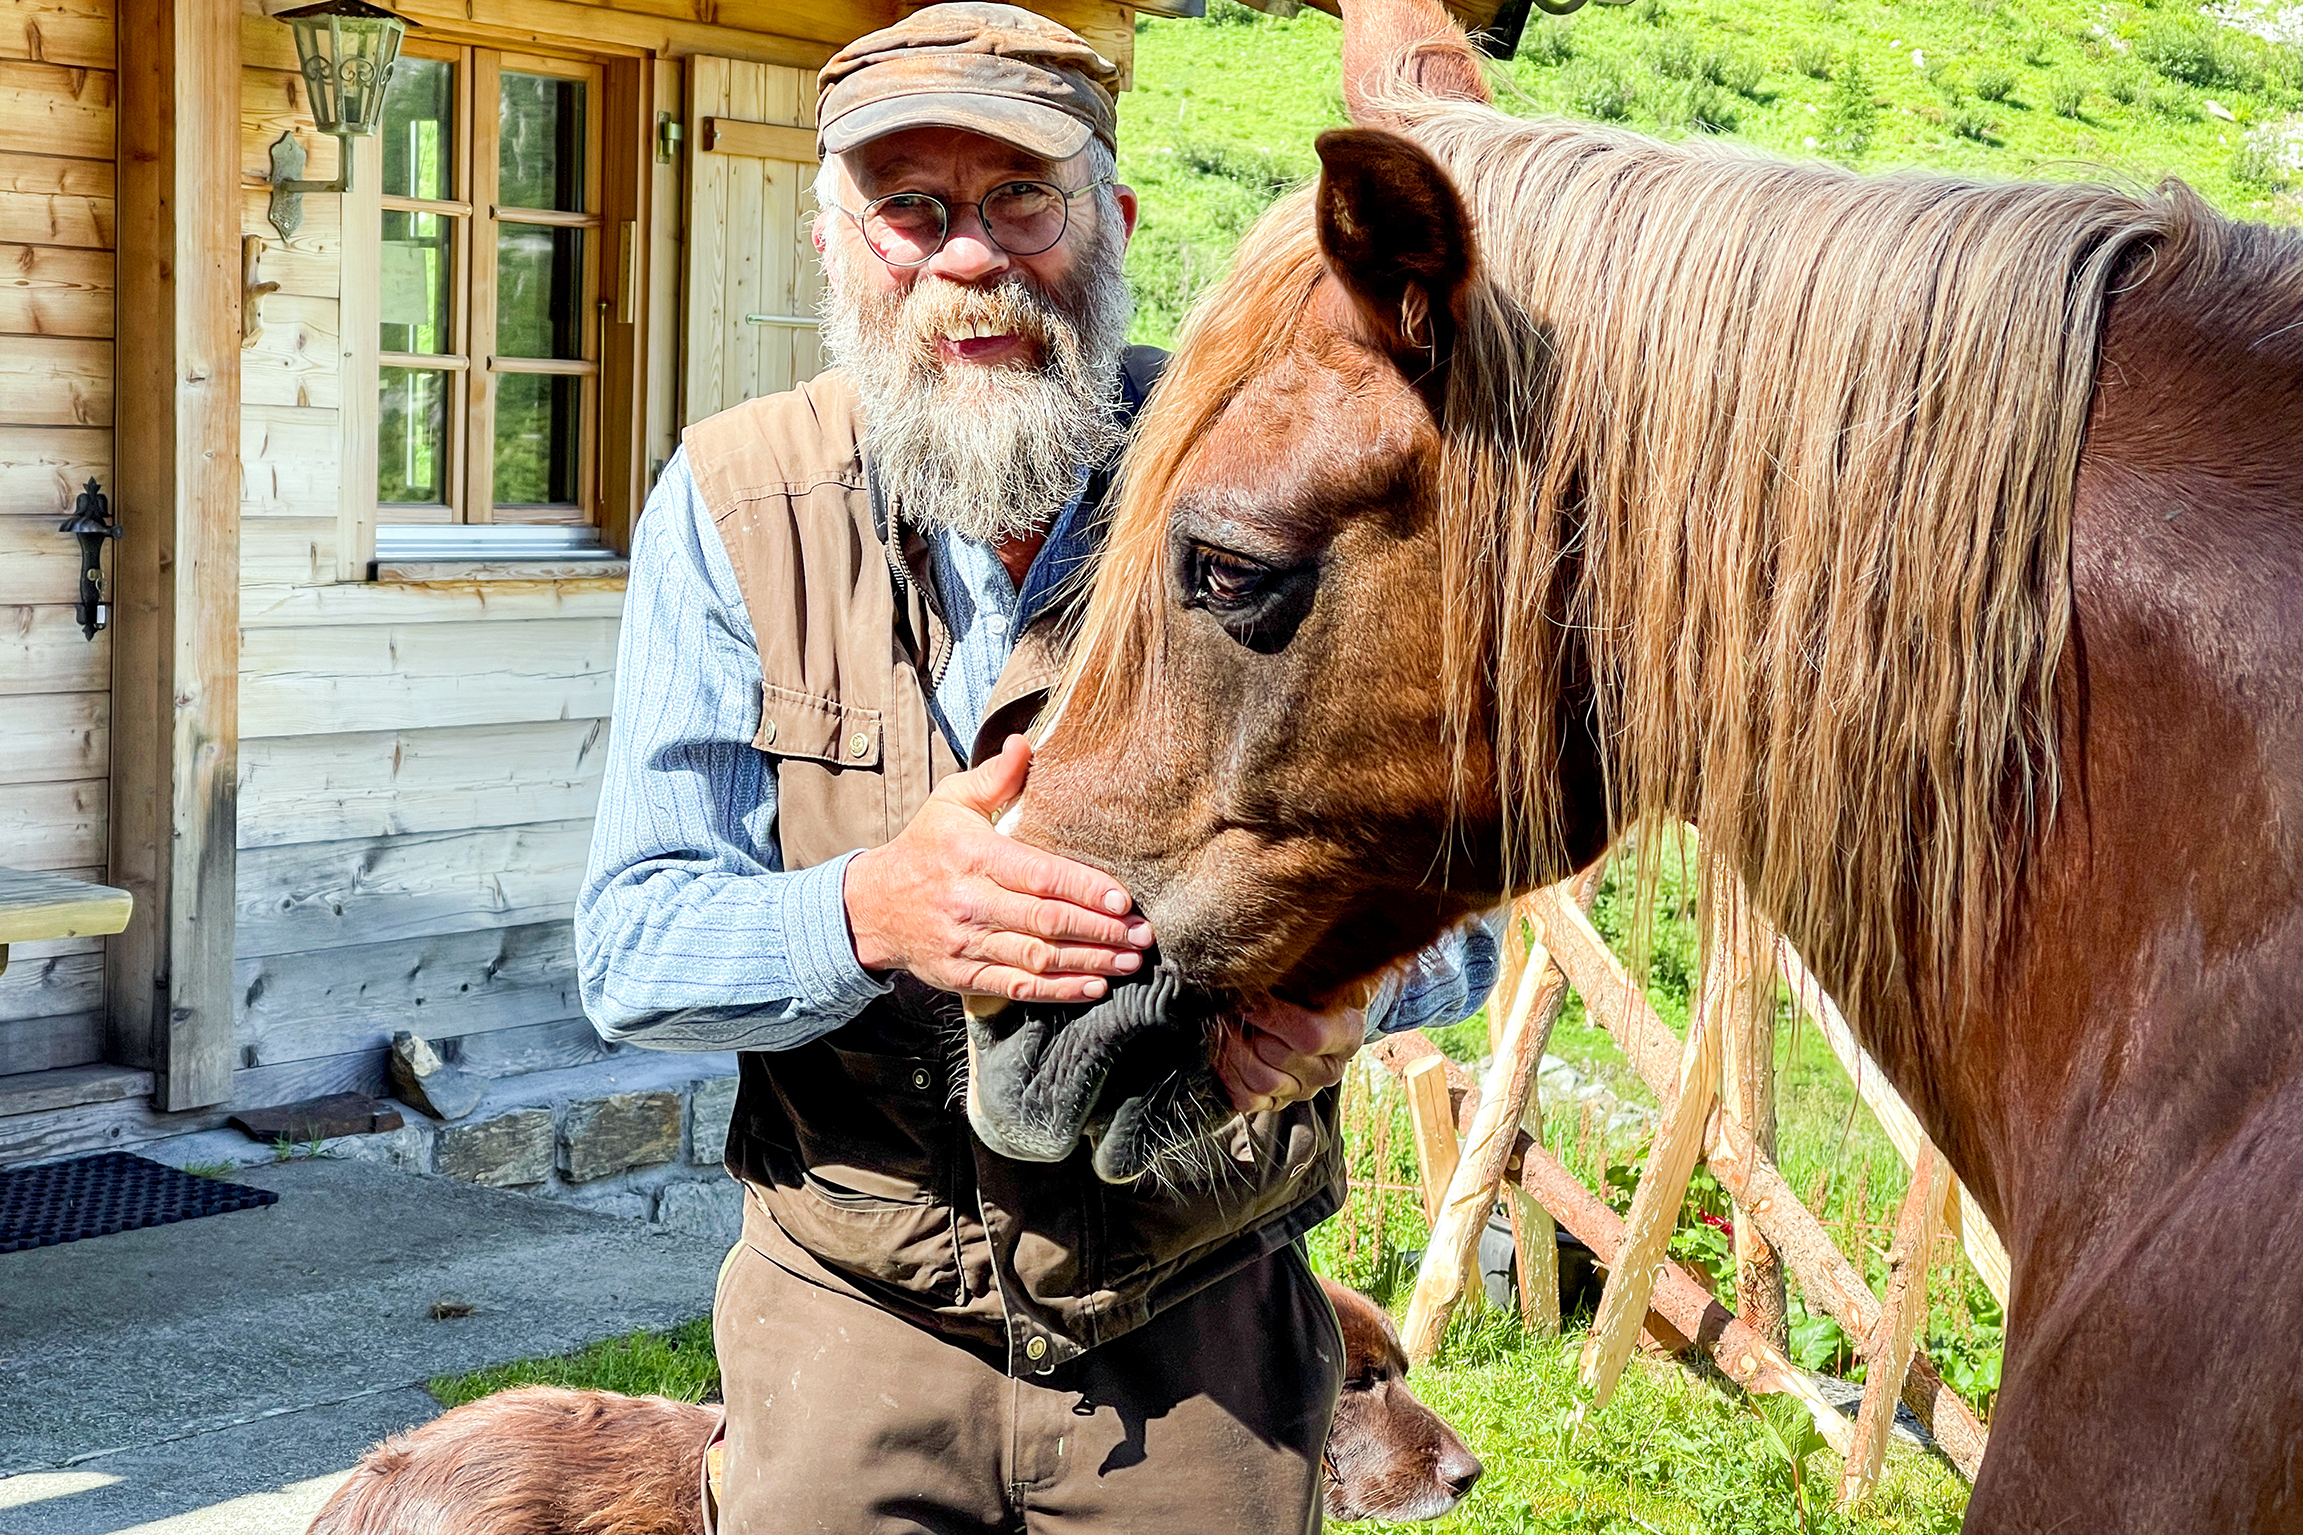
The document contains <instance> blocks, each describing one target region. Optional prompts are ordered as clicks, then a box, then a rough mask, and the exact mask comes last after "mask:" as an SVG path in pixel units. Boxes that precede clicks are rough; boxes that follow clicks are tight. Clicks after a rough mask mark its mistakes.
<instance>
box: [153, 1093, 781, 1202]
mask: <svg viewBox="0 0 2303 1535" xmlns="http://www.w3.org/2000/svg"><path fill="white" fill-rule="evenodd" d="M735 1106H736V1076H735V1057H734V1056H732V1055H673V1054H653V1053H650V1054H642V1053H641V1052H637V1051H635V1052H631V1053H629V1054H626V1055H621V1056H618V1057H617V1058H616V1059H614V1060H611V1061H605V1062H601V1063H598V1064H596V1065H591V1066H582V1067H576V1068H572V1069H569V1070H564V1071H548V1072H538V1073H535V1074H533V1075H530V1076H524V1077H506V1078H503V1079H501V1080H499V1081H498V1082H497V1083H496V1085H495V1087H494V1088H493V1090H491V1091H490V1092H489V1094H488V1096H487V1098H485V1099H484V1100H482V1102H481V1104H480V1106H479V1107H478V1108H476V1109H474V1110H473V1111H472V1112H471V1113H469V1114H467V1115H465V1116H464V1117H463V1118H461V1119H455V1120H436V1119H432V1118H429V1117H428V1116H426V1115H424V1114H420V1113H418V1112H417V1111H416V1110H414V1109H410V1108H407V1107H406V1106H404V1105H402V1106H400V1112H401V1114H402V1116H403V1117H404V1118H405V1119H406V1120H407V1123H406V1124H405V1125H403V1126H402V1127H401V1128H400V1129H398V1130H392V1131H387V1132H385V1133H383V1134H380V1135H348V1136H343V1137H341V1138H339V1139H336V1140H330V1141H323V1142H321V1143H320V1144H319V1145H318V1146H317V1147H313V1148H302V1147H300V1148H297V1153H298V1154H317V1155H320V1156H336V1157H349V1158H353V1159H356V1160H359V1161H364V1162H379V1163H383V1164H386V1165H388V1166H392V1167H397V1168H401V1169H404V1170H405V1171H408V1172H412V1173H423V1174H427V1175H429V1176H433V1177H440V1178H452V1179H455V1180H457V1181H458V1182H462V1183H480V1184H486V1185H488V1186H489V1187H491V1188H505V1189H513V1190H516V1191H518V1192H520V1193H523V1194H533V1195H536V1196H538V1197H540V1198H545V1199H558V1200H565V1201H566V1202H568V1203H569V1204H574V1205H581V1206H583V1207H584V1208H586V1209H591V1210H598V1211H600V1212H602V1213H604V1214H609V1215H621V1216H625V1217H627V1218H629V1219H632V1220H647V1221H654V1222H655V1223H656V1224H658V1225H661V1226H667V1227H670V1228H671V1229H673V1230H675V1231H686V1232H693V1233H695V1234H696V1235H699V1236H708V1237H711V1238H713V1239H714V1240H717V1241H724V1242H728V1243H731V1244H732V1243H734V1242H735V1240H736V1239H737V1237H738V1235H739V1234H740V1233H741V1230H742V1225H743V1193H742V1190H741V1189H740V1188H738V1186H737V1185H736V1182H735V1180H734V1179H732V1178H730V1177H729V1176H728V1175H727V1172H726V1171H725V1170H724V1169H723V1168H722V1167H721V1165H720V1159H721V1157H722V1156H723V1155H724V1154H725V1152H726V1149H727V1144H728V1120H729V1118H730V1116H731V1115H732V1114H733V1113H734V1111H735ZM138 1149H139V1151H140V1152H141V1153H142V1154H144V1155H149V1156H155V1157H156V1158H157V1159H158V1160H161V1161H165V1162H170V1163H174V1164H175V1165H178V1166H195V1165H200V1164H203V1163H209V1164H212V1163H214V1162H218V1161H222V1162H232V1163H236V1164H239V1165H247V1164H249V1163H254V1162H263V1161H270V1160H272V1159H273V1158H274V1156H275V1155H276V1153H274V1152H273V1151H272V1150H271V1149H270V1148H268V1147H263V1146H258V1145H256V1144H255V1143H253V1142H250V1141H248V1140H246V1139H245V1138H243V1137H240V1136H239V1135H238V1134H237V1132H233V1131H213V1132H210V1133H208V1134H204V1135H193V1136H183V1137H180V1138H178V1139H177V1140H174V1141H163V1142H160V1143H157V1144H156V1145H154V1146H149V1147H140V1148H138Z"/></svg>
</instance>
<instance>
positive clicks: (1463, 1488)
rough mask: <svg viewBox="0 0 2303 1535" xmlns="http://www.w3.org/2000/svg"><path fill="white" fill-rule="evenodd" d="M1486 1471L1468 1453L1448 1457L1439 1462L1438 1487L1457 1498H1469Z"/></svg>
mask: <svg viewBox="0 0 2303 1535" xmlns="http://www.w3.org/2000/svg"><path fill="white" fill-rule="evenodd" d="M1486 1469H1487V1468H1486V1467H1485V1466H1482V1465H1481V1464H1480V1463H1479V1461H1478V1460H1477V1459H1476V1458H1474V1457H1473V1456H1472V1455H1471V1454H1470V1453H1469V1452H1466V1453H1465V1454H1463V1455H1461V1456H1455V1455H1450V1456H1448V1457H1447V1458H1446V1459H1445V1460H1443V1461H1441V1462H1440V1465H1439V1480H1440V1485H1441V1486H1443V1487H1445V1488H1446V1489H1447V1490H1448V1491H1449V1492H1451V1493H1453V1494H1455V1495H1456V1496H1457V1497H1459V1498H1463V1497H1469V1496H1470V1495H1471V1489H1472V1488H1473V1487H1475V1486H1476V1485H1478V1483H1479V1479H1480V1476H1481V1474H1482V1473H1483V1472H1485V1471H1486Z"/></svg>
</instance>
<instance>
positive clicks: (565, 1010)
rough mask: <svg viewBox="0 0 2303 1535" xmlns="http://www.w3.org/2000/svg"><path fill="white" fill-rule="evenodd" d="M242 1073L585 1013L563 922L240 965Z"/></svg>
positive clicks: (569, 932) (570, 935) (571, 938)
mask: <svg viewBox="0 0 2303 1535" xmlns="http://www.w3.org/2000/svg"><path fill="white" fill-rule="evenodd" d="M233 980H234V983H235V986H236V989H237V992H238V996H239V1040H240V1064H241V1065H242V1066H270V1065H278V1064H281V1063H283V1062H287V1061H300V1060H309V1059H312V1058H314V1057H316V1056H322V1055H338V1054H342V1053H344V1052H346V1051H351V1050H368V1049H380V1048H381V1047H383V1046H384V1045H387V1044H389V1043H390V1042H391V1038H392V1034H393V1031H394V1030H397V1029H413V1030H415V1031H416V1032H417V1033H420V1034H422V1035H423V1036H424V1037H425V1038H427V1039H430V1038H435V1037H446V1036H452V1035H463V1034H485V1033H488V1032H490V1031H492V1030H495V1029H509V1028H517V1027H519V1026H520V1025H522V1024H531V1023H551V1022H555V1021H557V1020H559V1019H562V1018H570V1017H574V1016H576V1015H578V1014H580V1013H581V1012H582V1011H583V1006H582V1004H581V1003H580V1002H579V1001H578V1000H577V997H576V954H575V932H574V929H573V927H572V926H571V925H570V924H569V923H568V922H565V921H559V922H537V923H529V924H526V925H523V926H519V927H501V928H480V929H477V930H475V931H471V932H462V933H446V934H441V935H437V936H433V937H424V938H404V939H399V940H397V941H394V942H390V943H373V944H363V945H359V946H356V947H346V948H335V949H312V950H306V951H303V952H301V953H295V954H272V955H262V956H257V957H252V958H248V959H243V960H240V961H238V962H237V964H236V965H235V966H234V971H233Z"/></svg>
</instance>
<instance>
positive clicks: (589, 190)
mask: <svg viewBox="0 0 2303 1535" xmlns="http://www.w3.org/2000/svg"><path fill="white" fill-rule="evenodd" d="M402 51H403V52H405V53H407V54H410V55H412V56H415V57H421V58H429V59H438V60H441V61H443V62H447V63H449V64H451V65H453V66H454V70H455V73H454V77H453V78H454V89H453V100H454V103H455V106H454V111H455V114H456V120H455V124H454V128H455V133H454V139H455V144H454V151H453V154H452V156H451V163H452V165H453V166H454V167H455V171H454V174H455V176H456V182H455V187H454V190H456V191H458V192H460V193H461V194H463V195H462V196H460V197H455V198H448V199H424V198H410V197H400V196H394V195H385V194H382V193H379V194H378V196H377V199H376V207H377V211H378V213H379V215H380V214H382V213H430V214H436V215H439V216H441V217H444V218H448V219H450V220H452V221H453V239H452V250H453V255H452V258H451V263H450V264H451V268H452V271H453V277H452V279H451V281H452V284H453V291H452V294H451V300H450V314H451V319H450V337H449V341H450V350H449V351H446V352H440V353H402V352H386V351H383V350H381V349H380V347H379V349H378V350H377V352H376V353H375V354H374V355H375V357H376V366H377V368H378V370H379V372H378V374H377V376H376V378H375V379H374V380H372V381H371V382H370V384H369V386H368V397H369V398H375V397H376V391H377V390H379V389H380V388H381V381H382V380H381V372H380V370H381V369H382V368H386V367H392V368H410V369H415V370H418V371H426V372H438V373H442V374H445V375H447V383H448V391H447V393H448V415H449V423H448V430H447V434H446V444H445V447H446V452H447V457H448V464H447V467H446V470H445V474H444V486H445V495H446V502H445V505H444V510H445V512H446V516H445V517H444V518H443V517H440V516H438V515H434V516H431V517H423V516H410V515H409V513H411V512H420V511H432V512H435V513H437V512H438V511H440V510H442V509H443V508H442V506H441V505H440V504H439V503H416V502H389V501H384V500H382V499H381V497H380V494H379V492H380V486H379V485H378V484H377V483H376V482H375V476H374V475H373V474H372V473H371V474H370V476H369V483H368V485H367V486H366V487H365V490H366V495H367V497H368V499H369V501H370V503H371V504H372V505H373V508H374V511H373V517H372V521H371V524H370V525H371V527H375V526H384V527H416V526H422V527H438V526H443V525H444V526H450V527H462V526H486V525H492V524H496V523H506V524H531V525H533V524H544V525H553V526H584V527H594V528H602V527H604V524H605V523H606V522H607V520H608V519H607V516H606V512H607V508H606V507H605V506H604V505H603V500H604V497H603V495H602V481H603V478H604V476H603V473H602V464H601V424H600V418H601V402H602V399H603V396H604V395H605V393H606V390H607V385H608V382H609V381H608V380H607V378H606V377H605V374H606V368H605V366H604V363H603V352H604V350H605V344H604V343H605V339H606V338H605V335H604V332H605V331H606V329H607V326H608V324H609V323H610V322H611V318H612V317H611V316H610V315H609V314H607V313H606V310H605V306H604V305H603V302H602V293H603V290H604V287H605V273H604V267H605V265H606V262H607V259H608V251H607V246H608V244H609V226H610V223H611V219H610V216H609V210H608V208H607V207H606V202H607V200H608V189H607V186H606V167H605V165H604V158H605V150H606V147H607V141H608V138H609V125H608V123H607V121H606V119H607V117H608V111H609V105H610V92H609V89H608V74H609V68H610V65H609V61H607V60H603V59H600V58H595V57H588V56H585V55H583V54H580V53H573V52H571V53H568V54H556V53H539V52H535V51H532V50H531V49H528V48H506V47H500V46H497V45H495V44H491V43H486V42H470V43H461V42H447V41H441V40H436V39H432V38H425V39H421V40H419V39H416V38H413V37H411V38H409V39H408V40H407V42H406V44H405V45H404V47H403V50H402ZM507 71H509V72H511V73H515V74H529V75H542V76H545V77H547V78H553V79H563V80H580V81H582V82H584V85H585V98H584V124H583V156H584V172H583V195H582V202H583V204H584V211H582V212H580V213H572V212H567V211H564V210H558V209H531V208H516V207H511V206H509V205H505V204H503V203H501V202H500V201H499V198H498V192H499V178H500V167H501V160H500V154H501V138H500V131H501V130H500V121H501V118H500V114H501V110H502V108H501V86H500V82H501V79H502V76H503V75H504V73H506V72H507ZM483 103H485V104H486V106H485V110H482V104H483ZM505 225H527V226H530V227H546V228H573V229H579V230H582V231H583V232H584V239H583V242H582V252H583V254H582V259H581V273H580V277H579V280H578V281H579V291H578V294H577V318H578V334H579V338H580V339H579V344H578V346H577V348H576V351H577V353H578V356H577V357H576V358H571V359H554V358H518V357H505V356H501V355H499V354H498V353H497V352H496V341H497V329H496V324H497V315H496V297H497V284H498V259H497V258H498V248H499V240H500V237H501V233H502V230H503V227H504V226H505ZM378 238H379V241H380V240H381V228H380V226H379V231H378ZM523 375H525V376H538V375H542V376H560V377H570V376H572V377H576V378H578V379H580V380H581V381H582V382H581V383H580V384H579V385H578V391H577V392H578V405H577V410H576V437H577V441H576V448H575V454H576V475H577V485H576V498H575V500H573V501H560V502H543V503H535V504H526V503H499V502H498V501H497V500H496V496H495V476H496V441H495V424H496V414H497V401H498V397H499V395H500V393H501V387H502V386H501V384H500V382H499V381H500V380H501V379H503V378H506V377H512V376H523ZM382 425H383V423H382V417H381V411H380V410H378V411H377V412H375V413H374V417H373V419H372V420H371V421H370V423H369V430H370V431H371V432H372V433H380V432H381V431H382Z"/></svg>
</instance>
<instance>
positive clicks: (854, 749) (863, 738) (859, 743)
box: [848, 730, 872, 757]
mask: <svg viewBox="0 0 2303 1535" xmlns="http://www.w3.org/2000/svg"><path fill="white" fill-rule="evenodd" d="M871 749H872V738H871V737H870V736H867V735H865V734H864V733H863V732H862V731H860V730H859V731H857V732H856V733H855V734H854V735H852V736H849V737H848V755H849V756H851V757H861V756H862V755H863V754H864V753H865V752H868V751H870V750H871Z"/></svg>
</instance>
